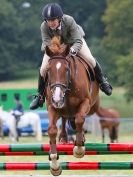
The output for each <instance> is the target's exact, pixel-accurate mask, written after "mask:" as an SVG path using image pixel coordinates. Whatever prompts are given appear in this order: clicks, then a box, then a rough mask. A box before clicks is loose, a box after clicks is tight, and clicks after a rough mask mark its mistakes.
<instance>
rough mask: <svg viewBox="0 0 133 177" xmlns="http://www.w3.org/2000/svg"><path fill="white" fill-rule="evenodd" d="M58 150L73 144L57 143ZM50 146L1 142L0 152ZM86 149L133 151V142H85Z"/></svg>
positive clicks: (70, 149)
mask: <svg viewBox="0 0 133 177" xmlns="http://www.w3.org/2000/svg"><path fill="white" fill-rule="evenodd" d="M56 147H57V151H58V152H68V151H71V152H72V151H73V147H74V145H73V144H57V146H56ZM49 150H50V147H49V144H1V145H0V152H38V151H39V152H40V151H43V152H49ZM85 150H86V151H98V152H106V151H110V152H114V151H120V152H121V151H127V152H132V151H133V144H131V143H130V144H127V143H110V144H102V143H86V144H85Z"/></svg>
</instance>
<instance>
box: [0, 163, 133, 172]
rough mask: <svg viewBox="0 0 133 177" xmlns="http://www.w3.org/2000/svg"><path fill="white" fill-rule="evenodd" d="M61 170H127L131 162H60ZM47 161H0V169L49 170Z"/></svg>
mask: <svg viewBox="0 0 133 177" xmlns="http://www.w3.org/2000/svg"><path fill="white" fill-rule="evenodd" d="M61 168H62V169H63V170H117V169H119V170H129V169H133V162H61ZM49 169H50V165H49V163H0V170H49Z"/></svg>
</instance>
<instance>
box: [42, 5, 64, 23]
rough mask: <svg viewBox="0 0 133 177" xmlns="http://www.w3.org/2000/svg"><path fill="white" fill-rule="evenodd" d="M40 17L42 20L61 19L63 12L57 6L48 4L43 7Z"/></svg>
mask: <svg viewBox="0 0 133 177" xmlns="http://www.w3.org/2000/svg"><path fill="white" fill-rule="evenodd" d="M42 16H43V18H44V20H53V19H55V18H57V19H61V18H62V16H63V11H62V8H61V6H60V5H59V4H57V3H49V4H47V5H46V6H44V8H43V11H42Z"/></svg>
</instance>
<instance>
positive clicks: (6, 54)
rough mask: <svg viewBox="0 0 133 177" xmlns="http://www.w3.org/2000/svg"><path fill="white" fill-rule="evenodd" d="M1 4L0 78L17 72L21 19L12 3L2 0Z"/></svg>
mask: <svg viewBox="0 0 133 177" xmlns="http://www.w3.org/2000/svg"><path fill="white" fill-rule="evenodd" d="M0 3H1V5H0V25H1V27H0V54H1V55H0V61H1V62H0V79H3V80H4V79H5V77H6V78H7V77H9V76H11V75H14V74H15V68H16V67H17V65H16V64H15V63H16V61H15V59H16V55H17V48H18V45H17V43H18V38H19V32H18V31H17V28H16V27H17V26H19V24H20V19H19V18H17V17H16V10H15V8H14V7H13V6H12V3H10V2H8V1H7V0H1V2H0Z"/></svg>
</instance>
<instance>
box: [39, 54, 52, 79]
mask: <svg viewBox="0 0 133 177" xmlns="http://www.w3.org/2000/svg"><path fill="white" fill-rule="evenodd" d="M49 59H50V57H49V56H48V55H47V54H46V53H45V54H44V57H43V60H42V65H41V68H40V75H41V76H42V77H43V76H44V77H45V74H46V68H47V64H48V60H49Z"/></svg>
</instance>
